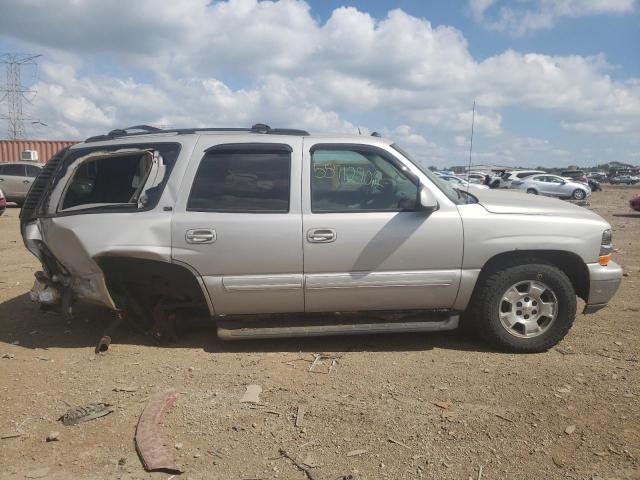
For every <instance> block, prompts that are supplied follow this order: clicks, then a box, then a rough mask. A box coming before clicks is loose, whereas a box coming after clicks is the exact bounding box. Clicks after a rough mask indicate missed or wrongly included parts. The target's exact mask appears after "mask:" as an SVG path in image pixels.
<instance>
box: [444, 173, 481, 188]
mask: <svg viewBox="0 0 640 480" xmlns="http://www.w3.org/2000/svg"><path fill="white" fill-rule="evenodd" d="M438 176H439V177H440V178H441V179H442V180H444V181H446V182H449V183H450V184H451V186H453V187H454V188H459V189H461V190H467V189H470V190H488V189H489V187H487V186H486V185H480V184H479V183H473V182H467V181H466V180H464V179H462V178H460V177H456V176H455V175H442V174H440V175H438Z"/></svg>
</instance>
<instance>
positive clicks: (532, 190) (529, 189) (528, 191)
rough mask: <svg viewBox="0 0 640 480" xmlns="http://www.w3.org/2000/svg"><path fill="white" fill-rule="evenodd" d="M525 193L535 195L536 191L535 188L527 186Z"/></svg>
mask: <svg viewBox="0 0 640 480" xmlns="http://www.w3.org/2000/svg"><path fill="white" fill-rule="evenodd" d="M527 193H529V194H531V195H537V194H538V191H537V190H536V189H535V188H527Z"/></svg>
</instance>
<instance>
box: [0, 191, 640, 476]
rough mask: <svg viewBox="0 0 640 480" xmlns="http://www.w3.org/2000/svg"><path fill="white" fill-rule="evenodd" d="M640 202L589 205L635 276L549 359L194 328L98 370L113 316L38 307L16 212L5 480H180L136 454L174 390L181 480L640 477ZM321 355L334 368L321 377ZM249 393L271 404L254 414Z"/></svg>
mask: <svg viewBox="0 0 640 480" xmlns="http://www.w3.org/2000/svg"><path fill="white" fill-rule="evenodd" d="M636 190H637V188H633V187H622V186H620V187H611V186H605V190H604V191H603V192H598V193H595V194H593V196H592V197H591V206H592V208H594V210H596V211H597V212H598V213H600V214H601V215H603V216H604V217H605V218H606V219H607V220H608V221H609V222H610V223H611V224H612V225H613V228H614V243H615V246H616V247H617V249H618V250H619V251H617V252H616V253H615V255H614V259H615V260H616V261H617V262H619V263H621V264H622V265H623V266H624V269H625V272H626V273H625V277H624V279H623V283H622V286H621V287H620V290H619V292H618V294H617V295H616V297H615V298H614V300H613V303H612V304H611V305H610V306H609V307H608V308H607V309H605V310H603V311H600V312H598V313H596V314H594V315H590V316H583V315H579V316H578V318H577V320H576V324H575V325H574V327H573V329H572V330H571V332H570V333H569V335H568V336H567V338H566V339H565V340H564V341H563V342H562V343H561V344H560V346H559V347H558V348H554V349H552V350H550V351H549V352H546V353H544V354H535V355H510V354H503V353H497V352H494V351H491V350H490V349H488V348H486V347H485V345H484V344H482V343H479V342H475V341H470V340H466V339H462V338H460V337H459V336H457V335H455V334H448V335H415V334H412V335H387V336H377V337H375V336H368V337H367V336H360V337H346V338H344V337H343V338H323V339H302V340H268V341H252V342H244V343H223V342H220V341H219V340H217V339H216V337H215V334H214V332H213V330H211V329H209V330H206V329H191V330H188V331H186V332H184V333H183V336H182V338H181V340H180V341H179V343H177V344H174V345H171V346H162V347H160V346H156V345H154V344H153V342H151V341H150V339H149V338H147V337H145V336H144V335H142V334H138V333H133V332H128V331H126V329H123V330H121V331H120V332H119V333H118V334H116V335H115V337H114V343H113V345H112V346H111V349H110V350H109V351H108V352H107V353H106V354H101V355H97V356H96V355H95V354H94V352H93V349H94V346H95V342H96V341H97V339H98V338H99V337H100V335H101V333H102V331H103V329H104V327H105V326H106V323H105V322H106V321H107V320H108V319H109V318H110V317H109V314H108V313H107V312H104V311H102V310H99V309H96V308H92V307H86V308H82V309H80V310H79V311H78V312H77V314H76V316H75V318H74V319H73V320H72V321H70V322H65V321H64V320H62V319H61V317H59V316H58V315H56V314H54V313H44V312H41V311H40V310H39V309H38V307H37V306H35V305H34V304H32V303H30V301H29V299H28V294H27V292H28V290H29V288H30V287H31V284H32V279H33V272H34V271H35V270H37V269H38V267H39V265H38V264H37V262H36V261H35V259H34V258H33V257H32V256H31V255H30V254H29V253H28V252H27V251H26V250H25V249H24V247H23V245H22V240H21V238H20V235H19V224H18V219H17V216H18V210H17V209H16V208H9V209H8V210H7V212H6V214H5V215H3V216H2V217H0V437H1V438H0V479H22V478H51V479H71V478H73V479H77V478H121V479H134V478H157V479H163V478H168V477H170V475H168V474H166V473H153V474H151V473H146V472H145V471H144V469H143V467H142V464H141V462H140V460H139V458H138V456H137V454H136V450H135V445H134V440H133V438H134V433H135V428H136V423H137V421H138V418H139V416H140V414H141V412H142V410H143V409H144V407H145V405H146V403H147V401H148V400H149V398H150V397H151V396H152V395H153V394H154V393H156V392H159V391H163V390H166V389H169V388H174V389H175V390H176V391H177V392H179V396H178V399H177V401H176V403H175V404H174V406H173V407H172V408H171V409H170V410H169V412H168V413H167V414H166V416H165V419H164V427H163V432H164V435H165V437H166V438H167V441H168V444H169V447H170V448H171V451H172V452H173V454H174V455H175V458H176V462H177V464H178V465H179V467H180V468H182V469H183V470H184V473H183V474H182V475H181V476H180V477H181V478H189V479H201V478H202V479H204V478H207V479H221V480H227V479H234V480H235V479H265V480H266V479H275V478H278V479H287V480H288V479H292V480H297V479H300V480H303V479H305V478H307V476H306V474H305V473H304V472H303V471H301V470H299V469H298V468H297V467H296V466H295V465H294V462H293V461H291V460H290V459H288V458H285V457H283V456H281V454H280V453H279V452H280V449H283V450H285V451H286V452H287V453H288V454H289V455H290V456H292V457H294V458H295V460H296V461H297V462H298V463H301V464H305V465H307V466H309V467H313V468H311V470H310V471H311V472H312V474H313V476H314V478H317V479H318V480H336V479H339V478H343V477H344V478H349V477H348V476H349V475H353V478H355V479H358V480H360V479H362V480H364V479H415V478H437V479H449V478H451V479H467V478H471V479H473V480H476V479H477V478H480V476H481V477H482V479H498V478H512V479H547V478H548V479H553V478H574V479H591V478H602V479H614V478H615V479H633V478H635V479H637V478H640V363H639V362H640V241H639V239H640V214H633V213H631V210H630V209H629V206H628V200H629V199H630V198H631V197H632V195H633V194H634V193H635V191H636ZM317 354H323V355H327V357H328V358H325V357H322V358H320V359H319V361H317V362H316V363H315V365H314V368H313V372H309V368H310V366H311V365H312V362H313V361H314V359H315V356H314V355H317ZM332 359H335V362H334V361H333V360H332ZM332 365H333V367H332V368H331V366H332ZM329 369H331V371H330V372H329ZM314 372H315V373H314ZM252 384H255V385H259V386H260V387H261V389H262V391H261V393H259V403H257V404H256V403H251V402H249V403H245V402H242V403H241V402H240V399H241V397H243V395H245V393H248V392H247V386H248V385H252ZM252 388H253V394H255V392H256V391H257V388H255V387H252ZM99 401H104V402H107V403H110V404H113V406H114V408H115V410H114V412H113V413H111V414H109V415H106V416H103V417H100V418H97V419H95V420H93V421H89V422H85V423H81V424H79V425H76V426H64V425H62V423H61V422H59V421H57V419H58V417H60V416H61V415H62V414H63V413H65V411H66V410H67V409H68V408H69V407H68V406H69V405H71V406H76V405H84V404H88V403H91V402H99ZM52 432H58V435H57V438H50V439H51V440H53V441H49V442H47V441H46V439H47V436H49V435H50V434H51V433H52ZM54 437H55V435H54ZM480 469H482V472H481V475H480Z"/></svg>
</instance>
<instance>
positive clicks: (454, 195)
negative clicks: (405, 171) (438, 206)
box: [391, 143, 478, 205]
mask: <svg viewBox="0 0 640 480" xmlns="http://www.w3.org/2000/svg"><path fill="white" fill-rule="evenodd" d="M391 148H393V149H394V150H396V151H397V152H398V153H400V154H401V155H402V156H403V157H405V158H406V159H407V160H409V161H410V162H411V163H413V164H414V165H415V166H416V167H417V168H418V169H419V170H420V171H421V172H422V173H424V174H425V175H426V176H427V177H428V178H429V180H431V181H432V182H433V183H434V185H435V186H436V187H438V188H439V189H440V190H441V191H442V193H444V194H445V195H446V196H447V198H449V200H451V201H452V202H454V203H456V204H458V205H462V204H465V203H476V202H477V201H478V200H477V199H476V198H475V197H474V196H473V195H471V194H469V193H467V191H466V189H462V190H461V189H459V188H456V187H454V186H453V185H452V184H451V183H450V182H447V181H446V180H444V179H442V178H440V177H439V176H438V175H436V174H435V173H433V172H432V171H431V170H429V169H428V168H426V167H425V166H424V165H422V164H421V163H420V162H417V161H416V160H414V159H413V158H412V157H411V155H409V154H408V153H407V152H406V151H405V150H403V149H402V148H401V147H400V146H398V145H397V144H395V143H394V144H392V145H391Z"/></svg>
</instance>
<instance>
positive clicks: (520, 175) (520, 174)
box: [500, 170, 546, 188]
mask: <svg viewBox="0 0 640 480" xmlns="http://www.w3.org/2000/svg"><path fill="white" fill-rule="evenodd" d="M537 173H539V174H542V173H546V172H543V171H542V170H510V171H508V172H504V173H503V174H502V176H501V177H500V188H514V187H513V185H512V184H513V182H517V181H521V180H523V179H525V178H527V177H530V176H531V175H535V174H537Z"/></svg>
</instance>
